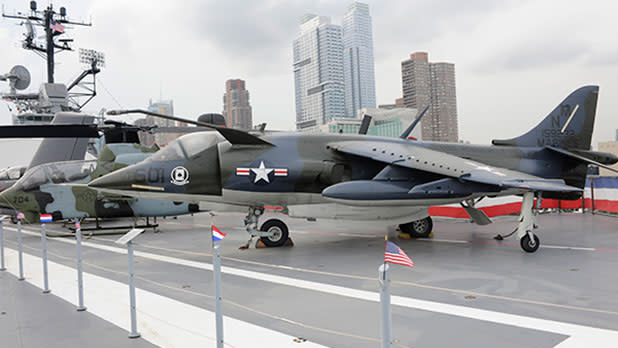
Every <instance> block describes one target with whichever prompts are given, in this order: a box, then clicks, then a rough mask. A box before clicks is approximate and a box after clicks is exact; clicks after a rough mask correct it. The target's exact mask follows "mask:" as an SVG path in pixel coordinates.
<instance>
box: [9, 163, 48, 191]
mask: <svg viewBox="0 0 618 348" xmlns="http://www.w3.org/2000/svg"><path fill="white" fill-rule="evenodd" d="M48 182H49V179H48V178H47V175H46V174H45V171H44V170H43V167H42V166H37V167H34V168H32V169H30V170H29V171H27V172H26V174H24V176H23V178H21V180H19V181H18V182H17V184H16V185H17V188H18V189H21V190H25V191H28V190H31V189H34V188H35V187H39V186H41V185H44V184H47V183H48Z"/></svg>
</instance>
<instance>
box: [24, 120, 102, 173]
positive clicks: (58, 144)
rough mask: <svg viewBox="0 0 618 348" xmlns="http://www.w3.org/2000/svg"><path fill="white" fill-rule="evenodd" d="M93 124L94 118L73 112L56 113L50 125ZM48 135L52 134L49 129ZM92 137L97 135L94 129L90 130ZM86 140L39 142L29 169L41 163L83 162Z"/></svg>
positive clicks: (76, 138)
mask: <svg viewBox="0 0 618 348" xmlns="http://www.w3.org/2000/svg"><path fill="white" fill-rule="evenodd" d="M93 123H94V117H93V116H89V115H85V114H79V113H73V112H58V113H56V116H54V119H53V121H52V125H58V124H69V125H75V124H83V125H91V124H93ZM48 132H49V133H52V132H53V129H52V128H51V127H50V129H49V130H48ZM92 132H93V134H92V135H93V136H96V135H98V134H97V132H96V128H93V130H92ZM88 141H89V139H88V138H83V137H79V136H77V135H76V137H75V138H69V139H58V138H45V139H43V140H42V141H41V145H40V146H39V148H38V150H37V151H36V153H35V154H34V156H33V157H32V160H31V161H30V165H29V166H28V167H29V168H32V167H34V166H38V165H39V164H43V163H50V162H60V161H73V160H83V159H84V157H85V156H86V150H87V147H88Z"/></svg>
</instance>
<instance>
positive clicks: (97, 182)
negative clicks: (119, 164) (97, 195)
mask: <svg viewBox="0 0 618 348" xmlns="http://www.w3.org/2000/svg"><path fill="white" fill-rule="evenodd" d="M133 183H135V171H134V170H132V169H131V168H123V169H120V170H117V171H115V172H112V173H109V174H106V175H103V176H102V177H100V178H97V179H94V180H92V181H91V182H89V183H88V186H89V187H93V188H105V189H114V190H123V189H130V188H131V185H132V184H133Z"/></svg>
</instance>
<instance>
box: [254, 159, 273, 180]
mask: <svg viewBox="0 0 618 348" xmlns="http://www.w3.org/2000/svg"><path fill="white" fill-rule="evenodd" d="M273 170H274V169H272V168H266V167H265V166H264V161H261V162H260V167H259V168H251V171H252V172H254V173H255V180H254V181H253V183H257V182H258V181H260V180H264V181H266V182H267V183H270V180H269V179H268V174H270V173H271V172H272V171H273Z"/></svg>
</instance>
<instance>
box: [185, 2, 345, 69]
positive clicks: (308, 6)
mask: <svg viewBox="0 0 618 348" xmlns="http://www.w3.org/2000/svg"><path fill="white" fill-rule="evenodd" d="M195 5H196V7H195V10H194V11H193V14H192V16H191V17H190V18H191V19H190V20H189V21H190V23H192V25H193V26H194V27H195V28H197V30H195V31H193V32H192V34H193V35H195V36H196V37H199V38H201V39H203V40H208V41H209V42H210V43H211V44H212V45H213V46H214V47H216V49H217V50H219V52H218V53H221V54H223V55H224V56H225V57H227V58H228V59H229V60H233V61H234V62H235V64H238V65H242V66H244V67H246V69H248V70H251V71H252V72H253V73H255V74H272V73H278V72H281V71H283V70H286V71H290V72H291V66H292V61H291V59H292V58H291V51H292V41H293V40H294V37H295V36H296V35H297V33H298V31H299V24H300V18H301V16H302V15H303V14H305V13H307V12H312V13H318V14H321V15H329V16H330V15H338V14H340V15H342V14H343V8H342V7H341V6H340V5H335V4H333V3H329V4H322V3H320V2H319V1H317V0H295V1H285V0H279V1H272V0H271V1H260V2H258V1H240V0H228V1H206V2H199V1H198V2H197V3H195Z"/></svg>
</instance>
